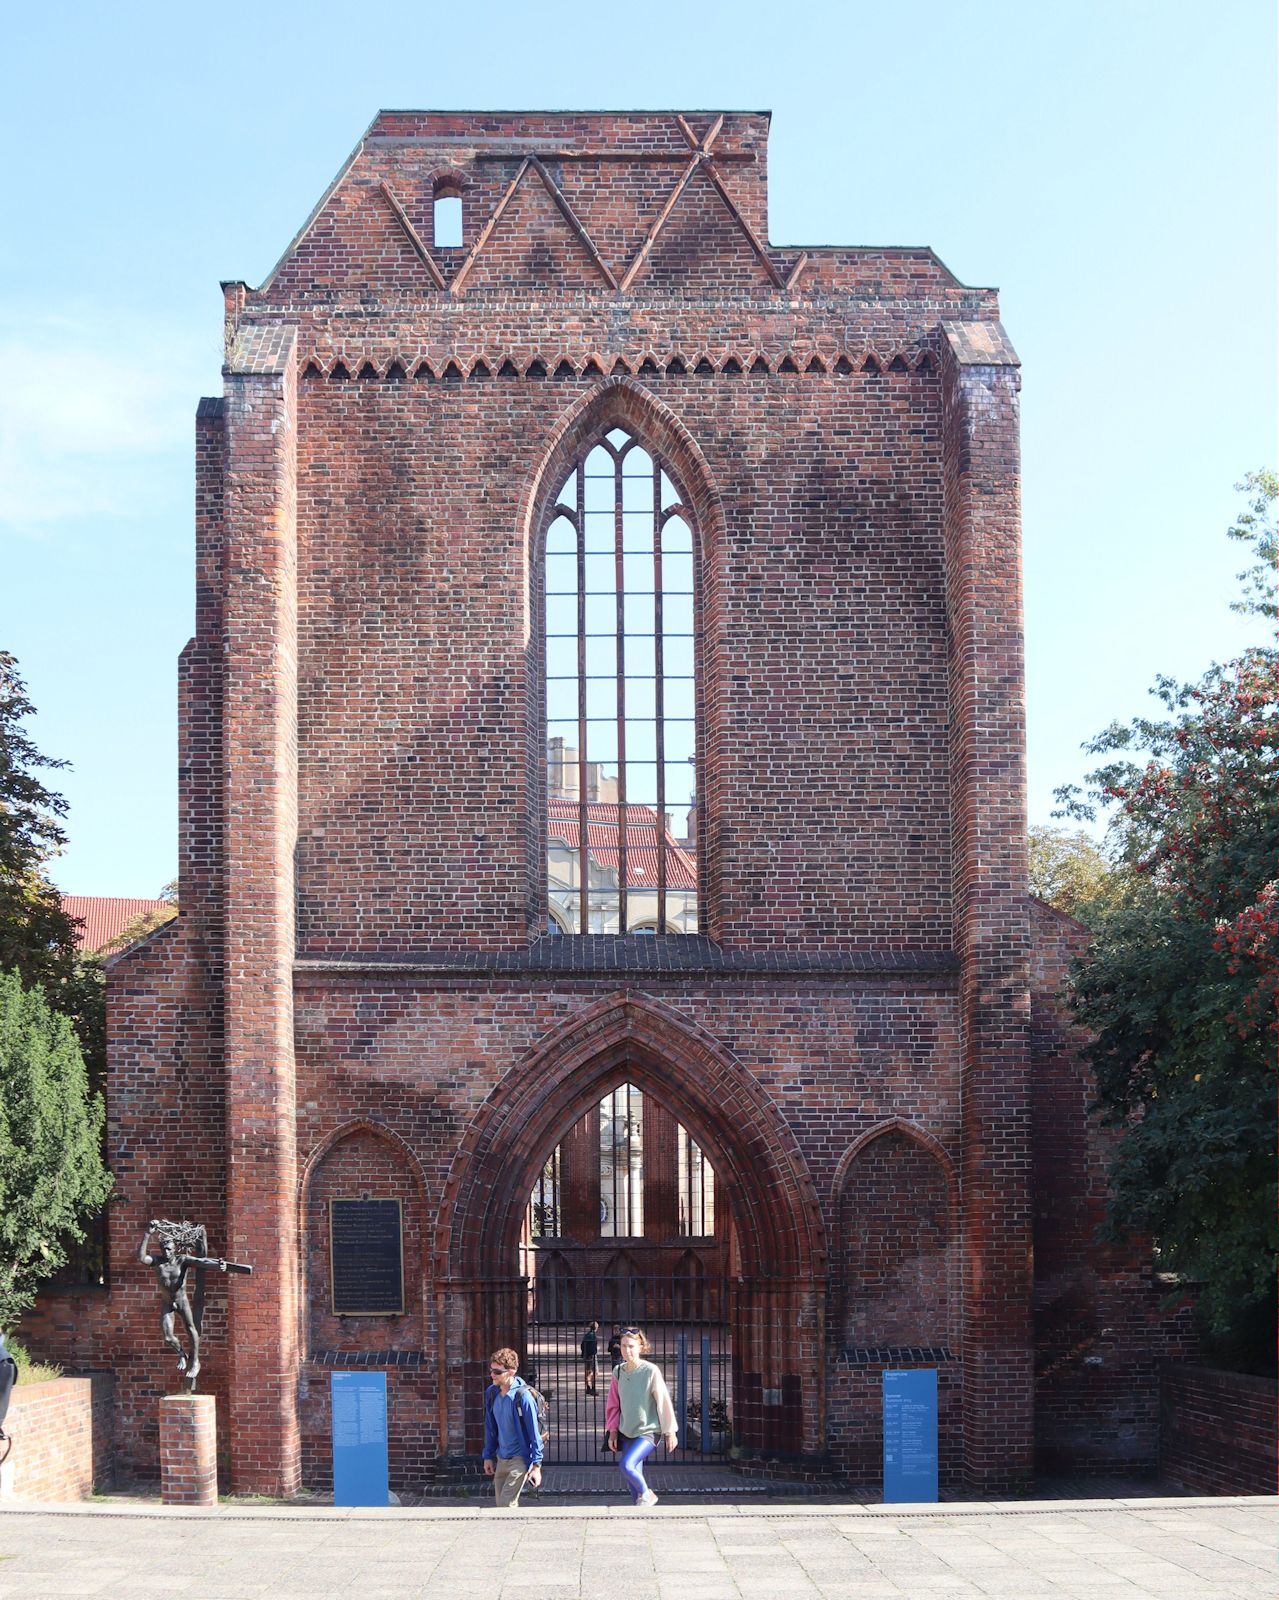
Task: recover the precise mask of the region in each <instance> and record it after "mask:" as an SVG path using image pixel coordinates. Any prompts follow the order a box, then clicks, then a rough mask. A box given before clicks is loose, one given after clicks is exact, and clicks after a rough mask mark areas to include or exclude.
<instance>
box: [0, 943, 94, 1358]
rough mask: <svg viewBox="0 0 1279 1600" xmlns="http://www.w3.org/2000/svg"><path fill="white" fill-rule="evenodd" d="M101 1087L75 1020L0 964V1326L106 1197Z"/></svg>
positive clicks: (9, 1322) (8, 1324) (23, 1304)
mask: <svg viewBox="0 0 1279 1600" xmlns="http://www.w3.org/2000/svg"><path fill="white" fill-rule="evenodd" d="M103 1116H104V1113H103V1106H102V1097H101V1095H99V1094H95V1093H93V1092H92V1091H91V1090H90V1088H89V1081H88V1075H87V1073H86V1071H85V1065H84V1058H83V1056H82V1055H81V1053H80V1045H79V1042H78V1040H77V1039H76V1035H75V1030H74V1029H73V1028H72V1026H71V1022H70V1020H69V1019H68V1018H67V1017H65V1016H62V1015H60V1014H59V1013H58V1012H56V1011H53V1010H52V1009H51V1008H50V1006H49V1003H48V1001H47V1000H46V999H45V996H44V994H43V992H42V991H41V990H40V989H39V988H38V987H34V986H33V987H31V988H27V987H25V986H24V985H23V984H22V982H21V981H20V979H19V977H18V975H17V973H13V972H6V973H0V1328H12V1327H13V1326H14V1324H15V1323H16V1322H17V1319H18V1317H19V1316H20V1315H21V1313H22V1312H23V1311H24V1310H25V1309H26V1308H27V1307H28V1306H29V1305H30V1304H31V1301H32V1300H33V1299H34V1297H35V1292H36V1289H37V1287H38V1286H39V1284H40V1282H41V1281H42V1280H43V1279H45V1278H47V1277H48V1276H49V1275H50V1274H51V1273H52V1272H54V1271H55V1270H56V1269H57V1268H58V1267H60V1266H61V1265H62V1263H63V1262H64V1261H65V1260H66V1253H67V1243H68V1241H69V1240H74V1239H81V1238H83V1237H84V1221H85V1219H86V1217H88V1216H90V1215H91V1214H92V1213H93V1212H94V1211H95V1210H96V1209H97V1208H99V1207H100V1206H101V1205H102V1203H103V1202H104V1201H105V1199H106V1197H107V1195H108V1194H109V1193H110V1189H111V1175H110V1173H109V1172H108V1171H107V1169H106V1167H105V1166H104V1164H103V1160H102V1123H103Z"/></svg>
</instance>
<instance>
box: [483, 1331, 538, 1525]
mask: <svg viewBox="0 0 1279 1600" xmlns="http://www.w3.org/2000/svg"><path fill="white" fill-rule="evenodd" d="M519 1365H520V1358H519V1357H518V1356H517V1355H516V1354H515V1352H514V1350H506V1349H502V1350H495V1351H494V1352H493V1354H492V1355H491V1356H490V1357H489V1377H490V1378H491V1379H492V1380H493V1381H492V1382H491V1383H490V1384H489V1386H488V1388H487V1389H486V1390H485V1391H484V1471H485V1473H486V1474H487V1475H488V1476H489V1477H490V1478H492V1480H493V1494H494V1497H495V1499H496V1501H497V1503H498V1505H499V1506H500V1507H503V1508H504V1509H506V1510H508V1511H514V1509H515V1508H516V1506H518V1505H519V1503H520V1492H521V1490H522V1489H523V1488H524V1485H525V1484H526V1483H528V1484H530V1485H531V1486H532V1487H533V1488H534V1489H536V1488H537V1487H538V1486H539V1485H540V1483H541V1481H542V1430H541V1429H540V1428H539V1426H538V1421H537V1402H536V1400H534V1398H533V1395H532V1392H531V1391H530V1389H529V1386H528V1385H527V1384H526V1383H525V1382H524V1380H523V1378H521V1377H519V1376H518V1372H519Z"/></svg>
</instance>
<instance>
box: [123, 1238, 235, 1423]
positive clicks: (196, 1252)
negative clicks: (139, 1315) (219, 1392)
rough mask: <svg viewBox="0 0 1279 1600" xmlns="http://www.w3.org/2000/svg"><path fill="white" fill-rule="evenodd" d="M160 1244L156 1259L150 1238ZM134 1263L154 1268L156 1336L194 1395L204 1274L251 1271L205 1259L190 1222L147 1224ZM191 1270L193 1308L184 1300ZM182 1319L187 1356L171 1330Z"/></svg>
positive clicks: (205, 1248)
mask: <svg viewBox="0 0 1279 1600" xmlns="http://www.w3.org/2000/svg"><path fill="white" fill-rule="evenodd" d="M152 1234H155V1235H156V1237H157V1238H158V1239H159V1241H160V1250H159V1254H158V1255H152V1254H150V1253H149V1252H148V1250H147V1244H148V1242H149V1240H150V1238H151V1235H152ZM138 1260H139V1261H140V1262H141V1263H142V1265H143V1266H144V1267H154V1268H155V1276H156V1282H157V1283H158V1284H159V1286H160V1295H161V1298H162V1299H163V1302H164V1310H163V1311H162V1312H161V1313H160V1332H161V1333H162V1334H163V1335H164V1342H165V1344H167V1345H169V1346H171V1347H172V1348H173V1349H174V1350H176V1351H177V1352H178V1371H179V1372H182V1373H185V1374H186V1381H187V1392H188V1393H189V1394H194V1393H195V1380H196V1378H197V1377H198V1376H199V1373H200V1333H201V1329H202V1327H203V1323H204V1274H205V1271H206V1269H208V1268H209V1267H215V1268H216V1269H217V1270H218V1271H219V1272H252V1271H253V1268H252V1267H247V1266H244V1265H243V1264H242V1263H240V1262H238V1261H224V1260H223V1259H222V1257H221V1256H211V1255H209V1236H208V1234H207V1233H206V1232H205V1230H204V1228H203V1227H202V1226H200V1225H199V1224H198V1223H193V1222H166V1221H164V1220H163V1219H160V1218H157V1219H155V1220H154V1221H152V1222H149V1223H148V1224H147V1231H146V1232H145V1233H144V1234H143V1235H142V1243H141V1245H140V1246H139V1247H138ZM192 1267H194V1268H195V1269H196V1279H195V1307H194V1309H193V1308H192V1305H191V1301H190V1300H189V1299H188V1297H187V1273H188V1272H189V1271H190V1270H191V1268H192ZM177 1317H181V1318H182V1325H183V1327H185V1328H186V1330H187V1338H188V1340H189V1341H190V1345H191V1353H190V1355H189V1356H188V1354H187V1352H186V1351H185V1350H184V1349H183V1348H182V1341H181V1340H180V1339H179V1338H178V1335H177V1331H176V1329H175V1327H174V1319H175V1318H177Z"/></svg>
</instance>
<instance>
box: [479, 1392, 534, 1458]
mask: <svg viewBox="0 0 1279 1600" xmlns="http://www.w3.org/2000/svg"><path fill="white" fill-rule="evenodd" d="M524 1390H525V1393H526V1394H528V1395H529V1397H530V1398H531V1399H532V1401H533V1404H534V1406H535V1407H536V1408H537V1431H538V1434H539V1436H540V1438H541V1440H542V1443H543V1444H545V1443H546V1441H547V1440H548V1439H549V1438H550V1437H551V1402H550V1401H549V1400H548V1399H547V1398H546V1396H545V1395H544V1394H543V1393H542V1391H541V1390H540V1389H535V1388H534V1387H533V1385H532V1384H531V1383H526V1384H525V1385H524ZM492 1396H493V1388H492V1386H491V1385H490V1387H489V1389H488V1390H487V1391H486V1393H485V1396H484V1409H485V1411H486V1412H488V1413H491V1412H492V1410H493V1398H492Z"/></svg>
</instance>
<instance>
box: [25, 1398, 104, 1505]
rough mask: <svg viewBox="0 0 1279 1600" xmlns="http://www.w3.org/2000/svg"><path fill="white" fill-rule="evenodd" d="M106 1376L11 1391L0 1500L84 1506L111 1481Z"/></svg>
mask: <svg viewBox="0 0 1279 1600" xmlns="http://www.w3.org/2000/svg"><path fill="white" fill-rule="evenodd" d="M114 1386H115V1385H114V1380H113V1378H112V1377H111V1375H110V1373H107V1372H100V1373H95V1374H94V1375H93V1376H91V1377H87V1378H53V1379H51V1380H50V1381H49V1382H48V1383H31V1384H23V1385H21V1386H20V1387H19V1388H17V1389H15V1390H14V1391H13V1397H12V1399H11V1401H10V1403H9V1415H8V1416H7V1417H6V1418H5V1424H4V1427H5V1432H6V1433H7V1434H9V1436H10V1437H11V1438H12V1440H13V1448H12V1449H11V1450H10V1452H9V1458H8V1460H7V1461H6V1462H5V1464H4V1466H3V1467H0V1499H6V1500H9V1499H12V1500H44V1501H62V1500H83V1499H84V1497H85V1496H86V1495H88V1494H91V1493H92V1491H93V1489H94V1487H95V1485H99V1484H106V1483H109V1482H110V1481H111V1476H112V1472H113V1469H114V1465H115V1449H114V1443H115V1441H114V1428H113V1410H114V1400H115V1396H114Z"/></svg>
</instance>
